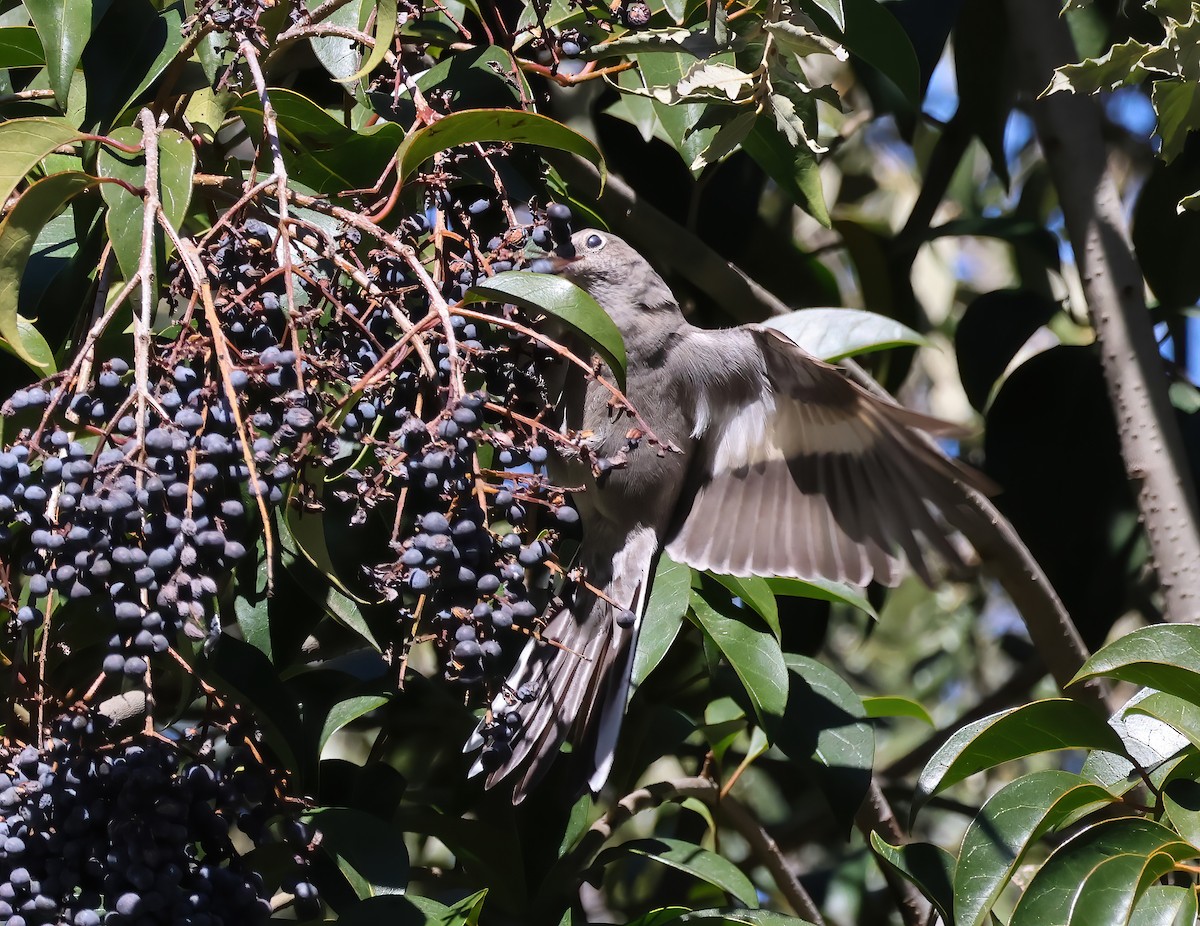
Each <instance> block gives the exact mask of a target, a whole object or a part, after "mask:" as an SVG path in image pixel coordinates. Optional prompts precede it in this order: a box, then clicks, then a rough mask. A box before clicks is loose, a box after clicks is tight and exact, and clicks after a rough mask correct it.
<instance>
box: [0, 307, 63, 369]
mask: <svg viewBox="0 0 1200 926" xmlns="http://www.w3.org/2000/svg"><path fill="white" fill-rule="evenodd" d="M17 340H18V341H19V342H20V352H18V348H16V347H13V345H11V344H9V343H8V341H7V340H5V339H4V338H3V337H0V350H3V351H4V352H5V353H8V354H12V355H13V356H14V357H18V358H24V357H29V358H30V359H29V361H28V363H29V365H30V366H31V367H33V369H34V371H35V372H36V373H37V374H38V375H39V376H46V375H48V374H50V373H56V372H58V367H56V366H55V364H54V351H52V350H51V349H50V345H49V344H47V343H46V339H45V338H44V337H42V333H41V332H40V331H38V330H37V328H35V327H34V324H33V322H31V321H30V320H29V319H28V318H26V317H25V316H24V315H18V316H17Z"/></svg>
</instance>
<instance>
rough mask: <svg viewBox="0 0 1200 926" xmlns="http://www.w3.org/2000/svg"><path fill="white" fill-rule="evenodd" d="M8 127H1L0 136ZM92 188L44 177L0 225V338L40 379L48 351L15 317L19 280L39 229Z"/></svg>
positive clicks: (67, 175) (68, 174) (81, 177)
mask: <svg viewBox="0 0 1200 926" xmlns="http://www.w3.org/2000/svg"><path fill="white" fill-rule="evenodd" d="M11 124H12V123H6V124H5V125H4V126H0V133H2V132H3V129H4V128H6V127H7V126H8V125H11ZM0 137H2V136H0ZM95 184H96V178H95V177H93V176H91V175H90V174H85V173H81V172H79V171H65V172H64V173H61V174H51V175H50V176H49V177H43V178H42V179H41V180H39V181H37V182H36V183H34V184H31V185H30V187H29V188H28V189H27V190H25V192H24V193H22V194H21V195H20V197H19V198H18V199H17V201H16V202H15V203H14V204H13V206H12V208H11V209H9V210H8V214H7V215H5V216H4V220H3V222H0V337H2V338H4V340H5V342H7V344H8V346H9V347H10V348H11V349H12V351H13V353H15V354H16V355H17V356H18V357H20V358H21V359H22V360H23V361H25V363H27V364H29V365H30V366H31V367H33V368H34V369H36V370H38V372H40V373H42V374H43V375H45V374H46V373H48V372H50V369H49V368H50V362H48V361H47V357H46V353H47V350H45V349H43V347H42V345H43V344H44V343H45V342H44V341H42V342H41V343H39V341H38V339H37V338H33V337H31V336H27V335H26V334H25V331H26V330H28V324H29V323H28V322H25V323H24V325H23V324H22V320H21V316H20V315H18V314H17V300H18V293H19V290H20V286H21V277H22V275H23V274H24V272H25V265H26V263H27V262H28V261H29V255H30V254H32V253H33V246H34V244H35V243H36V242H37V237H38V234H39V232H41V230H42V228H43V227H44V226H45V225H46V223H47V222H49V221H50V220H51V219H52V218H54V216H56V215H57V214H58V213H59V212H60V211H61V210H62V208H63V207H64V206H65V205H66V204H67V201H68V200H70V199H71V197H72V196H75V195H76V194H77V193H80V192H82V191H83V190H86V189H88V188H89V187H92V186H94V185H95ZM51 362H52V361H51Z"/></svg>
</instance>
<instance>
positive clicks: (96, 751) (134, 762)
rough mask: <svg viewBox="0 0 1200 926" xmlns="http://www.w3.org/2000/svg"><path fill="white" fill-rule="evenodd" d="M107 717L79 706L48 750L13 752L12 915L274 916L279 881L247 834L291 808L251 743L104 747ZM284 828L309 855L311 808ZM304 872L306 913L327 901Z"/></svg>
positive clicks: (4, 790)
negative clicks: (271, 881) (192, 748)
mask: <svg viewBox="0 0 1200 926" xmlns="http://www.w3.org/2000/svg"><path fill="white" fill-rule="evenodd" d="M95 724H96V721H95V720H94V719H92V718H89V717H87V716H85V715H82V714H76V715H74V716H66V717H64V718H62V719H61V720H60V721H58V723H57V724H56V725H55V726H56V736H55V737H54V739H53V740H52V741H51V742H50V744H49V746H48V747H47V748H45V749H44V750H42V749H38V748H37V747H36V746H32V745H28V746H24V747H20V746H16V747H11V748H9V749H7V750H5V751H4V752H2V753H0V762H2V763H3V770H2V771H0V919H3V920H4V922H5V923H6V924H7V926H35V924H50V923H55V924H70V926H99V924H100V923H101V922H103V923H107V924H113V926H121V924H134V923H137V924H173V926H185V924H186V926H222V924H227V926H234V924H238V926H241V924H251V923H259V922H263V921H265V920H266V919H268V918H269V916H270V913H271V904H270V897H271V893H270V892H269V891H268V889H267V887H266V885H265V884H264V882H263V880H262V878H261V877H260V876H259V875H258V874H256V873H254V872H252V871H250V870H249V869H248V868H247V867H246V866H245V865H244V864H243V862H242V858H241V855H240V854H239V852H238V851H237V849H236V848H235V846H234V837H235V836H237V833H238V832H239V831H240V833H241V834H242V835H243V836H249V837H250V838H251V839H252V840H254V841H255V842H260V843H261V842H266V841H268V840H270V839H272V838H274V837H273V836H272V835H271V833H270V832H269V831H268V830H267V828H266V827H265V826H263V825H261V823H260V822H259V821H261V820H263V819H265V818H266V816H267V815H277V814H279V812H280V810H281V809H282V808H281V807H280V806H278V804H277V801H276V799H275V797H274V795H273V793H272V789H271V780H270V776H269V773H268V772H266V770H264V769H263V768H262V767H261V766H260V765H259V763H258V762H257V761H255V760H254V757H253V752H252V750H250V749H249V748H248V747H247V746H245V745H241V746H233V747H232V748H227V749H226V750H225V752H226V755H225V757H224V758H223V759H220V760H217V759H213V758H212V757H211V756H210V757H208V758H205V759H201V758H197V757H194V756H192V757H189V756H186V755H185V753H184V751H183V750H182V749H180V748H178V747H176V746H173V745H170V744H167V743H165V742H163V741H161V740H158V739H153V738H147V737H139V738H137V739H135V741H133V742H132V743H128V744H127V745H124V746H120V747H117V746H110V747H105V746H98V745H93V744H94V743H95V742H97V741H98V734H99V733H100V732H101V731H99V730H97V729H96V728H95ZM183 745H185V746H186V745H190V744H188V743H185V744H183ZM275 829H277V830H279V831H280V832H281V838H284V839H285V840H287V841H289V843H290V844H291V846H292V849H293V851H294V854H296V856H297V858H298V860H299V861H300V862H303V861H304V860H305V857H306V855H307V853H308V852H309V846H310V845H311V844H312V842H313V841H314V840H313V837H314V835H315V834H314V833H312V832H311V829H310V828H309V827H307V826H305V825H304V824H301V823H299V822H298V821H291V822H290V823H288V824H286V825H282V826H277V827H275ZM295 871H296V873H295V874H294V875H292V876H291V877H290V879H288V880H287V881H286V883H285V887H287V888H290V889H291V893H293V895H294V896H295V898H296V900H295V903H296V905H297V908H298V912H300V913H301V914H302V915H305V916H307V915H312V914H314V913H315V912H318V911H319V909H320V900H319V898H318V897H317V896H316V893H315V889H314V888H313V887H312V885H311V884H310V883H308V881H307V880H306V879H305V878H304V876H303V875H302V874H301V871H302V869H301V868H299V867H297V868H296V869H295ZM301 885H303V887H301ZM302 895H303V899H301V898H302ZM300 908H303V909H300Z"/></svg>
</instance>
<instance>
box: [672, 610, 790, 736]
mask: <svg viewBox="0 0 1200 926" xmlns="http://www.w3.org/2000/svg"><path fill="white" fill-rule="evenodd" d="M689 613H690V614H691V615H692V616H693V619H694V620H695V622H696V624H697V625H699V626H700V627H701V629H703V630H704V632H705V633H706V634H707V635H708V637H709V639H711V640H712V641H713V643H715V644H716V646H717V648H718V649H719V650H720V651H721V654H722V655H723V656H724V657H725V659H726V660H728V662H729V664H730V665H731V666H732V667H733V671H734V672H736V673H737V676H738V678H739V679H741V681H742V684H743V685H744V686H745V688H746V694H748V695H749V696H750V700H751V702H752V703H753V704H754V709H755V712H756V713H757V714H758V718H759V722H760V723H763V724H764V725H765V724H766V722H767V719H768V718H770V717H778V716H781V715H782V714H783V712H784V710H785V708H786V707H787V697H788V671H787V663H786V662H784V659H783V651H782V650H780V648H779V641H778V640H776V639H775V637H774V636H773V635H772V633H771V632H770V630H769V629H767V628H763V629H761V630H760V629H759V628H758V627H754V626H751V624H750V623H749V622H748V619H753V620H754V622H755V623H759V621H758V618H754V617H753V615H751V614H749V613H746V612H743V613H741V614H738V615H737V616H731V615H726V614H721V613H719V612H718V611H717V610H716V609H715V608H713V606H712V605H710V604H709V603H708V602H707V601H706V600H705V599H704V598H703V597H702V596H701V595H700V594H698V593H693V594H692V597H691V611H690V612H689Z"/></svg>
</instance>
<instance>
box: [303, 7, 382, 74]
mask: <svg viewBox="0 0 1200 926" xmlns="http://www.w3.org/2000/svg"><path fill="white" fill-rule="evenodd" d="M320 4H321V0H306V2H305V5H306V6H307V7H308V10H309V12H312V11H313V10H314V9H316V8H317V7H318V6H320ZM372 7H374V3H373V2H372V0H353V2H351V3H347V4H346V5H345V6H341V7H338V8H337V9H336V10H334V11H333V12H332V13H330V14H328V15H327V16H326V17H325V18H324V19H322V20H321V22H322V23H323V24H324V25H326V26H333V27H334V28H340V29H355V30H357V29H358V28H359V27H360V26H361V25H363V24H364V22H365V21H366V17H367V16H368V15H369V12H370V10H371V8H372ZM308 42H309V45H310V46H312V50H313V54H314V55H316V57H317V60H318V61H320V62H321V64H322V65H323V66H324V68H325V70H326V71H328V72H329V76H330V77H332V78H333V79H334V80H337V81H348V80H349V78H350V75H352V74H353V73H354V72H355V71H357V70H358V68H359V64H360V62H361V59H362V54H361V53H360V52H359V45H358V43H357V42H355V41H354V39H348V38H343V37H342V36H340V35H314V36H313V37H312V38H310V39H309V40H308Z"/></svg>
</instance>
